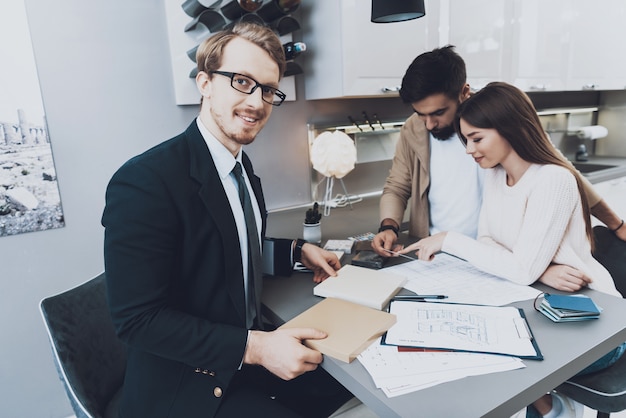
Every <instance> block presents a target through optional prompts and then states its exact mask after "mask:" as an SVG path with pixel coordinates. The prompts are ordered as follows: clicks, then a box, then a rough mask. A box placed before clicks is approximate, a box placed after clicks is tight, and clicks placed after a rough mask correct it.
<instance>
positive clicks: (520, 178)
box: [401, 83, 624, 417]
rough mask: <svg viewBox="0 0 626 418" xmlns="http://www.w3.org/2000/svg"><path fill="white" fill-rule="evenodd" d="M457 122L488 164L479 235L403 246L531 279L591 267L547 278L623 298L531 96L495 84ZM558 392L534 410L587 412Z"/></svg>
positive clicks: (469, 148)
mask: <svg viewBox="0 0 626 418" xmlns="http://www.w3.org/2000/svg"><path fill="white" fill-rule="evenodd" d="M456 129H457V132H458V134H459V137H460V138H461V140H462V141H463V143H464V144H465V146H466V152H467V153H468V154H470V155H471V156H472V157H473V158H474V160H475V161H476V163H478V164H479V165H480V166H481V167H482V168H485V169H487V171H486V173H485V180H484V192H483V204H482V208H481V212H480V219H479V224H478V236H477V238H476V239H472V238H470V237H467V236H465V235H463V234H460V233H458V232H454V231H449V232H441V233H438V234H435V235H433V236H430V237H428V238H424V239H422V240H420V241H418V242H416V243H415V244H412V245H410V246H408V247H406V248H405V249H403V250H402V251H401V252H402V253H408V252H412V251H415V252H416V255H417V256H418V258H419V259H421V260H431V259H432V258H433V257H435V254H436V253H437V252H439V251H444V252H447V253H449V254H453V255H455V256H457V257H460V258H463V259H465V260H467V261H468V262H470V263H471V264H472V265H474V266H475V267H477V268H479V269H481V270H483V271H485V272H488V273H491V274H494V275H496V276H499V277H502V278H505V279H508V280H511V281H513V282H515V283H519V284H524V285H529V284H532V283H534V282H535V281H537V280H542V281H543V279H540V278H541V275H542V274H543V272H544V271H545V270H546V269H547V268H548V266H549V265H550V264H562V265H568V266H570V267H574V268H575V269H577V270H578V271H580V272H582V273H583V274H582V275H579V276H574V275H568V276H562V277H559V278H558V279H551V280H550V282H544V283H545V284H547V285H549V286H551V287H553V288H555V289H559V290H564V291H570V292H574V291H577V290H579V289H581V288H582V287H585V286H589V287H590V288H592V289H596V290H599V291H601V292H605V293H609V294H612V295H615V296H619V297H621V295H620V293H619V292H618V291H617V289H616V288H615V285H614V283H613V279H612V278H611V276H610V274H609V272H608V271H607V270H606V269H605V268H604V267H603V266H602V265H601V264H600V263H599V262H598V261H596V260H595V259H594V258H593V256H592V248H593V233H592V228H591V219H590V212H589V205H588V203H587V199H586V197H585V194H584V193H583V191H582V186H581V179H580V174H579V173H578V172H577V171H576V170H575V169H574V168H573V166H572V165H571V164H570V163H569V162H568V161H567V160H566V159H565V158H564V157H563V156H562V154H561V153H560V152H558V150H556V148H555V147H554V146H553V145H552V143H551V142H550V140H549V138H548V137H547V135H546V133H545V132H544V131H543V128H542V126H541V123H540V121H539V117H538V116H537V112H536V110H535V108H534V106H533V104H532V102H531V101H530V99H529V98H528V96H526V94H525V93H523V92H522V91H520V90H519V89H517V88H516V87H514V86H511V85H509V84H506V83H490V84H488V85H487V86H486V87H485V88H483V89H482V90H480V91H479V92H477V93H476V94H474V95H473V96H472V97H471V98H469V99H468V100H466V101H465V102H463V103H462V104H461V105H460V107H459V109H458V112H457V120H456ZM623 351H624V347H623V346H620V347H618V348H617V349H616V350H614V352H611V353H609V354H608V355H607V356H606V358H603V359H601V361H600V360H599V361H598V362H597V364H596V363H594V365H592V366H594V368H595V370H597V369H598V368H603V367H607V366H608V365H609V364H612V363H613V362H614V361H615V360H617V358H619V356H620V355H621V354H622V352H623ZM590 370H593V369H589V370H587V369H586V370H585V371H584V372H589V371H590ZM553 396H556V395H554V394H553ZM553 396H551V395H546V396H544V397H542V398H541V399H539V400H538V401H536V402H535V403H534V406H535V408H536V411H533V408H529V412H531V411H532V412H539V414H541V415H540V416H548V417H552V416H575V414H574V412H575V411H574V410H575V409H576V411H577V412H578V411H580V413H581V414H582V406H580V404H578V405H575V403H574V402H573V401H572V400H569V399H566V398H564V397H562V395H559V397H558V399H559V401H560V402H554V407H553ZM535 416H536V415H535Z"/></svg>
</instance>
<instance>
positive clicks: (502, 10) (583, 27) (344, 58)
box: [303, 0, 626, 100]
mask: <svg viewBox="0 0 626 418" xmlns="http://www.w3.org/2000/svg"><path fill="white" fill-rule="evenodd" d="M425 5H426V16H424V17H423V18H419V19H415V20H410V21H407V22H397V23H387V24H377V23H371V22H370V13H371V2H370V1H363V0H318V1H315V2H312V4H311V6H310V8H309V9H308V10H307V11H306V13H308V15H309V19H308V21H305V22H304V24H303V26H304V27H305V28H306V30H305V32H304V33H303V38H304V41H305V42H306V43H307V46H308V51H307V56H306V62H305V96H306V99H308V100H311V99H325V98H337V97H377V96H383V95H385V94H387V95H393V94H396V90H397V87H399V86H400V84H401V81H402V77H403V75H404V72H405V71H406V69H407V67H408V66H409V64H410V63H411V62H412V60H413V59H414V58H415V57H416V56H417V55H419V54H420V53H422V52H425V51H429V50H431V49H433V48H435V47H439V46H444V45H447V44H452V45H455V46H456V50H457V52H458V53H459V54H460V55H461V56H462V57H463V59H464V60H465V62H466V64H467V75H468V82H469V83H470V86H471V87H472V88H473V89H480V88H481V87H483V86H484V85H486V84H487V83H489V82H491V81H496V80H498V81H506V82H509V83H511V84H514V85H516V86H517V87H519V88H520V89H522V90H524V91H529V92H532V91H563V90H590V89H595V90H613V89H619V90H621V89H624V88H626V55H624V54H622V53H621V51H622V50H623V46H622V42H623V39H624V37H625V35H626V25H625V24H624V22H626V2H621V1H618V0H606V1H602V2H596V3H594V4H592V5H590V4H589V2H588V1H587V0H553V1H545V0H506V1H500V2H494V1H493V0H427V1H426V2H425Z"/></svg>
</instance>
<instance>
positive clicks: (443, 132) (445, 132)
mask: <svg viewBox="0 0 626 418" xmlns="http://www.w3.org/2000/svg"><path fill="white" fill-rule="evenodd" d="M430 133H431V134H432V135H433V136H434V137H435V138H437V139H438V140H440V141H445V140H447V139H450V138H452V136H453V135H454V134H455V131H454V125H448V126H444V127H443V128H439V129H436V130H432V131H430Z"/></svg>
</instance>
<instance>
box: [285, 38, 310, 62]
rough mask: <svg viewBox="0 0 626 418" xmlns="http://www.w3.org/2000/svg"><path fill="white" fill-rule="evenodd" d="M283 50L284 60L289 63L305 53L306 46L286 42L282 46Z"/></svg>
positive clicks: (299, 43)
mask: <svg viewBox="0 0 626 418" xmlns="http://www.w3.org/2000/svg"><path fill="white" fill-rule="evenodd" d="M283 49H284V50H285V59H286V60H287V61H291V60H292V59H294V58H295V57H297V56H298V55H300V53H301V52H304V51H306V44H305V43H304V42H287V43H286V44H283Z"/></svg>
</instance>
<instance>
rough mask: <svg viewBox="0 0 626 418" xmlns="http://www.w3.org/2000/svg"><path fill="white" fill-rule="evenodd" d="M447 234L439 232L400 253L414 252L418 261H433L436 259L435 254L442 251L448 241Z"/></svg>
mask: <svg viewBox="0 0 626 418" xmlns="http://www.w3.org/2000/svg"><path fill="white" fill-rule="evenodd" d="M446 234H447V232H439V233H438V234H435V235H431V236H430V237H427V238H423V239H421V240H419V241H417V242H416V243H413V244H411V245H409V246H408V247H405V248H404V249H402V250H400V251H398V252H399V253H400V254H406V253H410V252H412V251H413V252H415V255H416V256H417V258H418V259H420V260H424V261H431V260H432V259H433V258H435V254H436V253H438V252H439V251H441V248H442V247H443V240H445V239H446Z"/></svg>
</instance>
